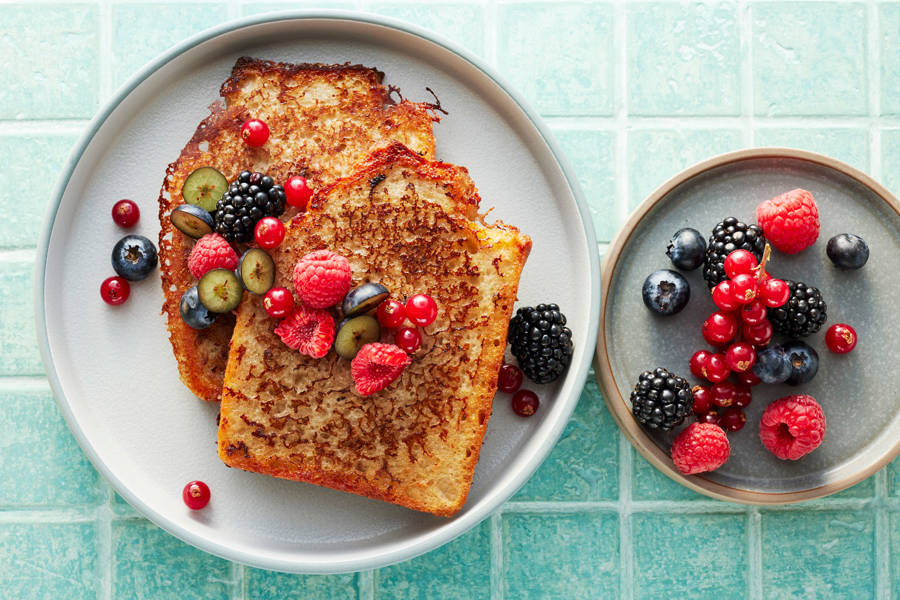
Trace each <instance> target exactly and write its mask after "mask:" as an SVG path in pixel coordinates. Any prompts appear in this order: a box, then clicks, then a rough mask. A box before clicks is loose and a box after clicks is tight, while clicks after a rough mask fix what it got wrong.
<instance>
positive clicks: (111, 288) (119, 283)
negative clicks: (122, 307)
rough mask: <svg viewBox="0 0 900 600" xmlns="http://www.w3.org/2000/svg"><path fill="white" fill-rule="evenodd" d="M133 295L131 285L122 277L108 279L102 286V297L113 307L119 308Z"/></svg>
mask: <svg viewBox="0 0 900 600" xmlns="http://www.w3.org/2000/svg"><path fill="white" fill-rule="evenodd" d="M130 293H131V285H130V284H129V283H128V280H127V279H123V278H122V277H107V278H106V279H104V280H103V283H101V284H100V297H101V298H103V301H104V302H106V303H107V304H111V305H112V306H118V305H119V304H122V303H123V302H125V301H126V300H128V295H129V294H130Z"/></svg>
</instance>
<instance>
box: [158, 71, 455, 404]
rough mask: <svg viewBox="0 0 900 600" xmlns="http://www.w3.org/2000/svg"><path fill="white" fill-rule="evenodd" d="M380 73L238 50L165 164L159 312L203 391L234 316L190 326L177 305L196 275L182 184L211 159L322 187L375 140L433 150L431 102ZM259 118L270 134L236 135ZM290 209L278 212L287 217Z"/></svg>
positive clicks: (227, 169)
mask: <svg viewBox="0 0 900 600" xmlns="http://www.w3.org/2000/svg"><path fill="white" fill-rule="evenodd" d="M382 79H383V74H382V73H381V72H379V71H377V70H375V69H371V68H367V67H363V66H360V65H350V64H346V65H323V64H289V63H278V62H272V61H266V60H259V59H254V58H248V57H242V58H240V59H238V60H237V62H236V63H235V65H234V68H233V70H232V73H231V76H230V77H229V78H228V79H227V80H226V81H225V82H224V83H223V84H222V87H221V96H222V98H223V99H224V103H223V102H221V101H219V102H215V103H213V104H212V105H211V106H210V108H209V110H210V114H209V116H208V117H206V118H205V119H204V120H203V121H202V122H201V123H200V125H199V126H198V127H197V130H196V131H195V132H194V135H193V136H192V137H191V140H190V141H189V142H188V143H187V145H186V146H185V147H184V149H183V150H182V151H181V155H180V156H179V158H178V160H176V161H175V162H173V163H171V164H170V165H169V167H168V169H167V170H166V177H165V180H164V181H163V185H162V189H161V191H160V195H159V220H160V225H161V230H160V234H159V254H160V271H161V274H162V288H163V294H164V296H165V301H164V303H163V308H162V310H163V313H164V314H165V315H166V316H167V319H168V330H169V339H170V341H171V343H172V350H173V352H174V354H175V358H176V361H177V363H178V370H179V374H180V376H181V379H182V381H183V382H184V383H185V385H186V386H187V387H188V388H189V389H190V390H191V391H192V392H193V393H194V394H195V395H197V396H198V397H200V398H202V399H203V400H208V401H214V400H218V399H219V398H220V395H221V390H222V382H223V378H224V373H225V366H226V363H227V359H228V344H229V341H230V339H231V333H232V331H233V329H234V316H233V315H230V314H225V315H220V317H219V318H218V319H217V320H216V322H215V323H214V324H213V325H212V326H210V327H209V328H207V329H204V330H199V331H198V330H194V329H191V328H190V327H189V326H187V325H186V324H185V323H184V322H183V321H182V319H181V317H180V314H179V307H178V305H179V301H180V299H181V296H182V294H183V293H184V292H185V291H186V290H187V289H188V288H189V287H190V286H192V285H194V283H196V281H195V280H194V278H193V277H192V276H191V274H190V272H189V270H188V269H187V256H188V254H189V253H190V250H191V248H192V247H193V244H194V241H193V240H191V239H190V238H188V237H187V236H185V235H182V234H181V233H180V232H179V231H178V230H176V229H175V228H174V226H173V225H172V224H171V222H170V220H169V214H170V213H171V211H172V210H173V209H174V208H175V207H176V206H178V205H180V204H181V203H182V202H183V200H182V196H181V187H182V185H183V184H184V180H185V179H186V178H187V176H188V175H189V174H190V173H191V172H192V171H193V170H194V169H196V168H199V167H201V166H213V167H215V168H217V169H218V170H219V171H221V172H222V173H223V174H224V175H225V176H226V177H227V178H228V179H229V180H232V179H233V178H235V177H236V176H237V174H238V173H239V172H240V171H242V170H244V169H249V170H260V171H266V172H268V173H269V174H270V175H272V177H273V178H274V179H275V180H276V181H279V182H283V181H285V180H286V179H287V178H288V177H290V176H291V175H296V174H301V175H304V176H305V177H307V178H308V179H309V181H310V185H311V186H313V187H320V186H323V185H326V184H329V183H331V182H333V181H334V180H336V179H338V178H339V177H341V176H344V175H346V174H348V173H349V172H350V171H351V168H352V166H353V164H354V163H355V162H356V161H357V160H359V159H360V158H361V157H364V156H365V155H366V153H367V152H368V151H369V150H370V149H371V148H372V147H373V146H376V145H379V144H381V145H383V144H387V143H390V142H391V141H392V140H399V141H403V142H405V143H407V144H409V145H410V147H412V148H414V149H415V150H416V151H417V152H419V153H421V154H422V155H423V156H426V157H428V158H431V157H433V156H434V137H433V134H432V123H433V122H434V121H435V120H437V118H436V117H435V116H434V114H433V111H432V110H431V108H432V107H431V105H429V104H424V103H421V104H420V103H413V102H407V101H401V102H399V103H395V102H394V101H393V100H392V99H391V98H390V94H389V90H388V89H387V88H385V87H384V86H382V85H381V81H382ZM251 115H252V116H255V117H258V118H263V119H264V120H266V122H267V123H268V124H269V127H270V130H271V131H272V135H271V137H270V140H269V142H268V143H267V144H266V145H264V146H263V147H261V148H250V147H248V146H246V145H245V144H244V143H243V142H242V141H241V139H240V127H241V124H242V123H243V122H244V121H245V120H247V119H248V118H251ZM291 214H292V213H291V212H288V213H285V216H284V217H283V218H289V217H290V216H291Z"/></svg>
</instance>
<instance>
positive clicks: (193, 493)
mask: <svg viewBox="0 0 900 600" xmlns="http://www.w3.org/2000/svg"><path fill="white" fill-rule="evenodd" d="M209 496H210V494H209V486H207V485H206V484H205V483H203V482H202V481H191V482H189V483H188V484H187V485H186V486H184V489H183V490H182V491H181V497H182V498H183V499H184V503H185V504H187V507H188V508H190V509H191V510H200V509H201V508H203V507H204V506H206V505H207V504H209Z"/></svg>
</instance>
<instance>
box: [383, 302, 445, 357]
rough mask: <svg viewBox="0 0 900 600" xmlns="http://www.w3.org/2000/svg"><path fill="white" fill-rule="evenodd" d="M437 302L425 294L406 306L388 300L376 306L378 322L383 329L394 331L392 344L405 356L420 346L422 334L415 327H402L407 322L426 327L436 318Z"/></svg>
mask: <svg viewBox="0 0 900 600" xmlns="http://www.w3.org/2000/svg"><path fill="white" fill-rule="evenodd" d="M437 313H438V307H437V302H435V301H434V299H433V298H432V297H431V296H429V295H427V294H416V295H414V296H411V297H410V298H409V300H407V301H406V305H403V304H401V303H400V302H397V301H396V300H392V299H390V298H388V299H387V300H385V301H384V302H382V303H381V304H380V305H379V306H378V322H379V323H380V324H381V326H382V327H384V328H385V329H395V330H396V333H395V335H394V343H396V344H397V346H399V347H400V349H402V350H403V351H404V352H406V353H407V354H412V353H414V352H415V351H416V350H418V349H419V347H420V346H421V345H422V334H421V333H420V332H419V330H418V329H417V328H416V327H402V325H403V324H404V323H405V322H406V321H407V320H409V321H410V322H411V323H412V324H413V325H416V326H418V327H426V326H428V325H431V324H432V323H433V322H434V320H435V319H436V318H437Z"/></svg>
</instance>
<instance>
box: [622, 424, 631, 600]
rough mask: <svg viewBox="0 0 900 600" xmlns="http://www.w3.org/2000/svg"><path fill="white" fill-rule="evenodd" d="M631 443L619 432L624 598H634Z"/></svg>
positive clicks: (627, 599) (628, 599)
mask: <svg viewBox="0 0 900 600" xmlns="http://www.w3.org/2000/svg"><path fill="white" fill-rule="evenodd" d="M633 456H634V455H633V454H632V453H631V443H630V442H629V441H628V440H627V439H626V438H625V435H624V434H623V433H622V432H621V431H620V432H619V502H618V504H619V594H620V597H621V598H622V599H623V600H631V599H632V598H634V540H633V539H632V535H631V533H632V523H631V521H632V519H631V515H632V510H631V481H632V474H633V470H634V469H633V461H632V458H633Z"/></svg>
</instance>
